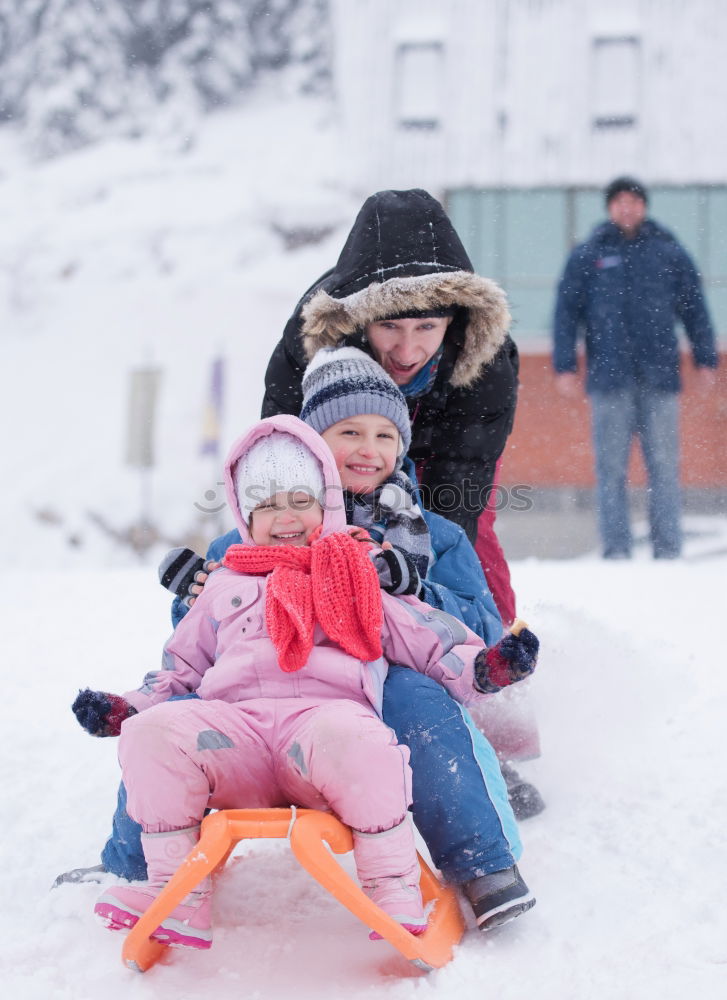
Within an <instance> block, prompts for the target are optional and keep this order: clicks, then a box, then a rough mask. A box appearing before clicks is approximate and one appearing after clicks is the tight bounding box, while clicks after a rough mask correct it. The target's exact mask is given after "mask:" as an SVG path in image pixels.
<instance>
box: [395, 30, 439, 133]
mask: <svg viewBox="0 0 727 1000" xmlns="http://www.w3.org/2000/svg"><path fill="white" fill-rule="evenodd" d="M443 70H444V47H443V46H442V44H441V42H420V43H413V42H412V43H409V42H406V43H404V44H402V45H400V46H399V48H398V49H397V52H396V117H397V121H398V123H399V125H400V126H401V127H402V128H420V129H435V128H438V127H439V123H440V119H441V117H442V96H443Z"/></svg>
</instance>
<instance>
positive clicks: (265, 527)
mask: <svg viewBox="0 0 727 1000" xmlns="http://www.w3.org/2000/svg"><path fill="white" fill-rule="evenodd" d="M225 485H226V492H227V499H228V503H229V504H230V508H231V510H232V512H233V514H234V517H235V520H236V523H237V526H238V528H239V531H240V534H241V537H242V540H243V543H244V544H243V545H241V546H233V547H232V548H231V549H230V550H228V554H227V556H226V557H225V565H224V566H223V568H221V569H219V570H218V571H216V572H215V573H213V574H212V576H211V577H210V579H209V581H208V582H207V585H206V586H205V588H204V591H203V593H202V594H201V596H200V597H199V598H198V599H197V601H196V602H195V605H194V607H193V608H192V609H191V610H190V612H189V613H188V614H187V615H186V617H185V618H184V619H183V620H182V622H181V623H180V624H179V625H178V626H177V629H176V631H175V632H174V634H173V636H172V637H171V639H170V640H169V642H168V643H167V645H166V647H165V649H164V654H163V662H162V667H163V669H162V670H160V671H155V672H153V673H150V674H148V675H147V676H146V678H145V681H144V684H143V686H142V687H141V688H140V689H139V690H137V691H132V692H128V693H127V694H125V695H124V698H125V700H126V702H128V703H129V705H130V706H132V708H131V709H129V711H133V710H135V711H136V713H137V714H134V715H132V716H131V717H129V718H127V719H126V721H125V722H124V723H123V725H122V727H121V739H120V745H119V758H120V761H121V765H122V769H123V777H124V781H125V783H126V786H127V789H128V811H129V814H130V815H131V816H132V817H133V818H134V819H136V820H137V821H138V822H139V823H140V824H141V826H142V829H143V831H144V834H143V836H142V842H143V847H144V854H145V856H146V860H147V865H148V871H149V881H148V883H147V884H145V885H143V884H142V885H140V886H135V885H134V886H117V887H113V888H111V889H109V890H107V891H106V892H105V893H104V894H103V895H102V896H101V897H100V899H99V901H98V902H97V904H96V912H97V913H98V914H100V915H101V916H102V917H103V918H104V919H105V920H106V921H107V922H108V924H109V926H112V927H114V928H117V929H122V928H128V927H129V926H133V924H134V923H135V922H136V921H137V920H138V918H139V916H140V915H141V913H143V912H144V910H146V909H147V908H148V906H149V905H150V903H151V902H152V900H153V899H154V898H155V897H156V895H158V893H159V891H160V890H161V888H162V887H163V886H164V885H165V884H166V883H167V882H168V880H169V878H170V877H171V876H172V875H173V874H174V872H175V871H176V869H177V867H178V866H179V864H180V863H181V861H182V859H183V858H184V857H185V855H186V854H187V852H188V851H189V849H190V848H191V847H192V846H193V845H194V843H195V842H196V840H197V839H198V835H199V834H198V830H199V823H200V822H201V819H202V817H203V815H204V812H205V810H206V809H208V808H216V809H224V808H245V807H249V808H254V807H272V806H289V805H290V804H292V803H294V804H296V805H298V806H303V807H307V808H313V809H323V810H330V811H332V812H334V813H335V814H336V815H337V816H338V817H339V818H340V819H341V820H342V821H343V822H344V823H346V824H347V825H348V826H350V827H351V829H352V831H353V841H354V858H355V862H356V868H357V872H358V876H359V880H360V882H361V884H362V887H363V889H364V891H365V892H366V893H367V895H368V896H369V897H370V898H371V899H372V900H373V901H374V902H375V903H377V904H378V905H379V906H381V907H382V908H383V909H384V910H385V911H386V912H387V913H389V914H390V915H391V916H393V917H394V918H395V919H397V920H398V921H399V922H401V923H402V924H403V925H404V926H406V927H407V928H408V929H410V930H412V931H413V932H414V933H421V931H422V930H423V929H424V928H425V926H426V917H425V915H424V911H423V908H422V899H421V894H420V891H419V866H418V862H417V858H416V852H415V847H414V835H413V829H412V826H411V823H410V821H409V817H408V812H407V810H408V807H409V805H410V803H411V773H410V769H409V762H408V760H409V751H408V749H407V748H406V747H403V746H399V745H398V744H397V743H396V739H395V736H394V734H393V732H392V730H390V729H389V728H388V727H387V726H386V725H385V724H384V723H383V722H382V720H381V697H382V687H383V682H384V679H385V677H386V671H387V669H388V663H389V662H396V663H399V664H404V665H407V666H410V667H412V668H413V669H416V670H420V671H422V672H423V673H426V674H429V675H430V676H432V677H434V678H436V679H437V680H438V681H439V682H440V683H442V684H443V685H445V686H446V687H447V689H448V690H449V691H450V693H451V694H452V695H453V696H454V697H455V698H457V700H459V701H460V702H462V703H464V704H467V703H469V702H471V701H474V700H476V699H478V698H479V694H478V690H477V689H476V687H475V659H476V657H477V656H478V654H481V653H482V651H483V649H484V644H483V642H482V640H481V639H480V638H478V637H477V636H476V635H475V634H474V633H472V632H470V631H469V630H468V629H467V628H466V627H465V626H464V625H462V624H461V623H460V622H458V621H456V620H455V619H453V618H451V617H450V616H448V615H446V614H444V613H443V612H439V611H434V610H432V609H431V608H429V606H428V605H425V604H422V603H421V602H420V601H419V600H417V599H416V598H414V597H404V598H401V597H393V596H391V595H390V594H387V593H385V592H382V591H381V590H380V589H379V585H378V579H377V577H376V571H375V569H374V568H373V565H372V563H371V561H370V559H369V558H368V555H367V550H366V548H365V546H364V545H362V544H361V543H360V542H356V541H354V540H353V539H352V538H351V536H350V535H349V534H347V533H346V523H345V510H344V504H343V499H342V494H341V486H340V480H339V476H338V472H337V470H336V466H335V464H334V461H333V456H332V455H331V453H330V451H329V449H328V446H327V445H326V444H325V442H324V441H323V440H322V438H321V437H320V436H319V435H318V434H316V433H315V432H314V431H313V430H311V428H309V427H307V426H306V425H305V424H303V423H302V422H301V421H299V420H298V419H297V418H296V417H291V416H277V417H271V418H269V419H267V420H263V421H261V422H260V423H258V424H257V425H255V426H254V427H253V428H252V429H251V430H250V431H249V432H248V433H247V434H245V435H243V437H241V438H240V439H239V440H238V441H237V443H236V444H235V445H234V446H233V448H232V450H231V452H230V455H229V457H228V460H227V464H226V469H225ZM314 497H315V498H318V499H319V500H320V505H319V503H317V502H316V501H315V500H314V499H312V498H314ZM267 546H272V548H267ZM276 547H277V548H276ZM359 554H360V555H361V558H360V559H359ZM230 567H232V568H230ZM271 570H272V572H271ZM370 574H373V575H372V576H370ZM372 588H373V589H372ZM478 662H479V661H478ZM190 692H196V693H197V695H198V696H199V699H191V700H186V701H182V702H179V701H177V702H175V703H174V704H165V702H166V701H167V699H168V698H170V697H171V696H173V695H182V694H188V693H190ZM209 897H210V887H209V885H205V884H203V885H202V886H201V887H200V888H199V889H198V890H196V891H195V892H193V893H191V894H190V895H189V896H188V897H187V898H186V899H185V900H184V901H183V902H182V904H181V905H180V906H178V907H177V909H176V910H175V911H174V912H173V913H172V914H171V916H170V917H169V918H167V919H166V920H165V921H164V923H163V924H162V925H161V927H160V928H158V930H157V932H156V936H158V937H159V938H160V939H163V940H165V941H170V942H173V943H177V944H183V945H187V946H191V947H197V948H207V947H209V946H210V943H211V938H212V934H211V922H210V899H209Z"/></svg>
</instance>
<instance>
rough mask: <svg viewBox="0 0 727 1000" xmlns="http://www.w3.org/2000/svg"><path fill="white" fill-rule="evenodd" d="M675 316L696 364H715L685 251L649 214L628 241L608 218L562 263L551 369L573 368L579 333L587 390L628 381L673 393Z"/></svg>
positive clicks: (676, 358)
mask: <svg viewBox="0 0 727 1000" xmlns="http://www.w3.org/2000/svg"><path fill="white" fill-rule="evenodd" d="M677 319H679V320H681V322H682V323H683V324H684V329H685V331H686V334H687V336H688V338H689V340H690V341H691V345H692V353H693V355H694V361H695V363H696V364H697V365H704V366H706V367H710V368H713V367H715V366H716V364H717V354H716V350H715V342H714V332H713V330H712V324H711V323H710V319H709V314H708V312H707V307H706V305H705V301H704V294H703V292H702V285H701V282H700V279H699V275H698V273H697V270H696V268H695V266H694V263H693V262H692V259H691V257H690V256H689V254H688V253H687V252H686V250H685V249H684V248H683V247H682V246H681V244H680V243H679V242H678V241H677V240H676V238H675V237H674V236H673V235H672V234H671V233H670V232H669V231H668V230H666V229H664V228H662V227H661V226H659V225H657V223H655V222H652V221H651V220H649V219H647V220H646V221H645V222H644V223H643V224H642V226H641V228H640V229H639V232H638V234H637V236H636V237H635V238H634V239H630V240H629V239H626V238H625V237H624V235H623V234H622V232H621V230H620V229H619V228H618V227H617V226H616V225H615V224H614V223H612V222H606V223H604V224H602V225H600V226H598V227H597V228H596V229H595V230H594V231H593V233H592V234H591V236H590V238H589V239H588V240H587V241H586V242H585V243H583V244H581V245H580V246H578V247H576V248H575V250H573V252H572V253H571V255H570V258H569V259H568V263H567V264H566V268H565V272H564V274H563V277H562V279H561V282H560V286H559V288H558V299H557V304H556V311H555V333H554V341H555V350H554V355H553V363H554V366H555V370H556V371H557V372H573V371H575V370H576V340H577V337H578V334H579V333H580V331H581V330H584V331H585V340H586V365H587V370H588V379H587V389H588V391H589V392H593V391H599V392H604V391H605V392H608V391H611V390H615V389H620V388H626V387H628V386H632V385H639V386H643V387H644V388H646V389H653V390H662V391H668V392H678V391H679V389H680V388H681V383H680V377H679V348H678V342H677V337H676V333H675V329H674V324H675V322H676V320H677Z"/></svg>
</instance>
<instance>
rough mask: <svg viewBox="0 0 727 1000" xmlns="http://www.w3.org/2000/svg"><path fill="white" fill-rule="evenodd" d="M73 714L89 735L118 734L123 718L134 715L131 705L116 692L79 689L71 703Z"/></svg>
mask: <svg viewBox="0 0 727 1000" xmlns="http://www.w3.org/2000/svg"><path fill="white" fill-rule="evenodd" d="M71 708H72V710H73V714H74V715H75V716H76V718H77V719H78V721H79V723H80V724H81V726H83V728H84V729H85V730H86V732H87V733H90V734H91V736H118V735H119V733H120V732H121V723H122V722H123V721H124V719H128V718H130V717H131V716H132V715H136V709H135V708H134V706H133V705H130V704H129V702H128V701H127V700H126V699H125V698H122V697H121V695H118V694H108V692H106V691H92V690H91V689H90V688H86V689H85V691H79V692H78V696H77V697H76V700H75V701H74V702H73V704H72V705H71Z"/></svg>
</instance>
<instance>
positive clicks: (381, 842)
mask: <svg viewBox="0 0 727 1000" xmlns="http://www.w3.org/2000/svg"><path fill="white" fill-rule="evenodd" d="M353 856H354V858H355V859H356V870H357V872H358V877H359V881H360V882H361V888H362V889H363V891H364V892H365V893H366V895H367V896H368V897H369V899H370V900H371V901H372V902H374V903H376V905H377V906H380V907H381V909H382V910H384V911H385V912H386V913H388V914H389V916H390V917H393V918H394V920H398V922H399V923H400V924H402V926H404V927H405V928H406V929H407V930H408V931H411V933H412V934H422V933H423V932H424V931H425V930H426V926H427V918H426V916H425V914H424V904H423V903H422V894H421V890H420V888H419V860H418V858H417V854H416V847H415V846H414V830H413V828H412V825H411V822H410V820H409V815H408V813H407V815H406V816H405V818H404V820H403V821H402V822H401V823H399V825H398V826H395V827H393V828H392V829H391V830H385V831H384V832H383V833H361V832H359V831H358V830H354V831H353ZM369 937H370V938H371V940H372V941H376V940H378V939H380V938H381V935H380V934H377V933H376V931H372V932H371V934H370V935H369Z"/></svg>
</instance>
